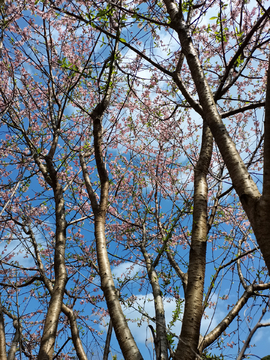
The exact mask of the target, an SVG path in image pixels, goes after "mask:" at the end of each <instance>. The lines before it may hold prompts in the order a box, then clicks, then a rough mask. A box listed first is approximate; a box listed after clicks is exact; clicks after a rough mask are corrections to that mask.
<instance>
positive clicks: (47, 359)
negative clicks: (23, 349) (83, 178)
mask: <svg viewBox="0 0 270 360" xmlns="http://www.w3.org/2000/svg"><path fill="white" fill-rule="evenodd" d="M47 166H48V170H49V174H50V178H51V184H52V188H53V191H54V198H55V215H56V224H55V225H56V234H55V251H54V273H55V284H54V287H53V291H52V295H51V300H50V303H49V308H48V311H47V315H46V320H45V325H44V330H43V335H42V339H41V345H40V350H39V354H38V360H51V359H52V358H53V352H54V344H55V338H56V332H57V325H58V320H59V316H60V312H61V308H62V302H63V297H64V291H65V286H66V282H67V272H66V266H65V245H66V220H65V207H64V197H63V190H62V186H61V184H60V183H59V181H58V179H57V173H56V171H55V169H54V167H53V163H52V160H51V159H50V158H48V159H47Z"/></svg>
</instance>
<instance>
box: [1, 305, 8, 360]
mask: <svg viewBox="0 0 270 360" xmlns="http://www.w3.org/2000/svg"><path fill="white" fill-rule="evenodd" d="M0 359H1V360H7V352H6V337H5V322H4V315H3V311H2V303H1V298H0Z"/></svg>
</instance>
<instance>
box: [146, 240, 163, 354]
mask: <svg viewBox="0 0 270 360" xmlns="http://www.w3.org/2000/svg"><path fill="white" fill-rule="evenodd" d="M145 236H146V235H145V234H144V237H145ZM144 242H145V239H144ZM142 253H143V256H144V259H145V263H146V268H147V273H148V278H149V281H150V284H151V287H152V290H153V297H154V305H155V316H156V334H155V338H156V341H155V351H156V357H157V360H167V359H168V341H167V333H166V321H165V310H164V306H163V300H162V295H161V290H160V286H159V281H158V275H157V273H156V271H155V269H154V268H153V265H152V260H151V258H150V257H149V254H148V253H147V251H146V249H145V246H144V245H143V246H142Z"/></svg>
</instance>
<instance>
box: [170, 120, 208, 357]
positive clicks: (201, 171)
mask: <svg viewBox="0 0 270 360" xmlns="http://www.w3.org/2000/svg"><path fill="white" fill-rule="evenodd" d="M212 148H213V137H212V134H211V131H210V129H209V127H208V125H207V124H206V123H205V124H204V127H203V137H202V146H201V151H200V157H199V160H198V163H197V165H196V167H195V169H194V173H195V174H194V196H193V198H194V210H193V226H192V237H191V247H190V253H189V268H188V283H187V289H186V297H185V308H184V316H183V322H182V331H181V334H180V339H179V342H178V346H177V349H176V352H175V355H174V359H175V360H193V359H195V358H196V354H197V353H198V344H199V338H200V325H201V318H202V315H203V291H204V277H205V256H206V240H207V230H208V229H207V198H208V187H207V180H206V176H207V173H208V167H209V164H210V160H211V155H212Z"/></svg>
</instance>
